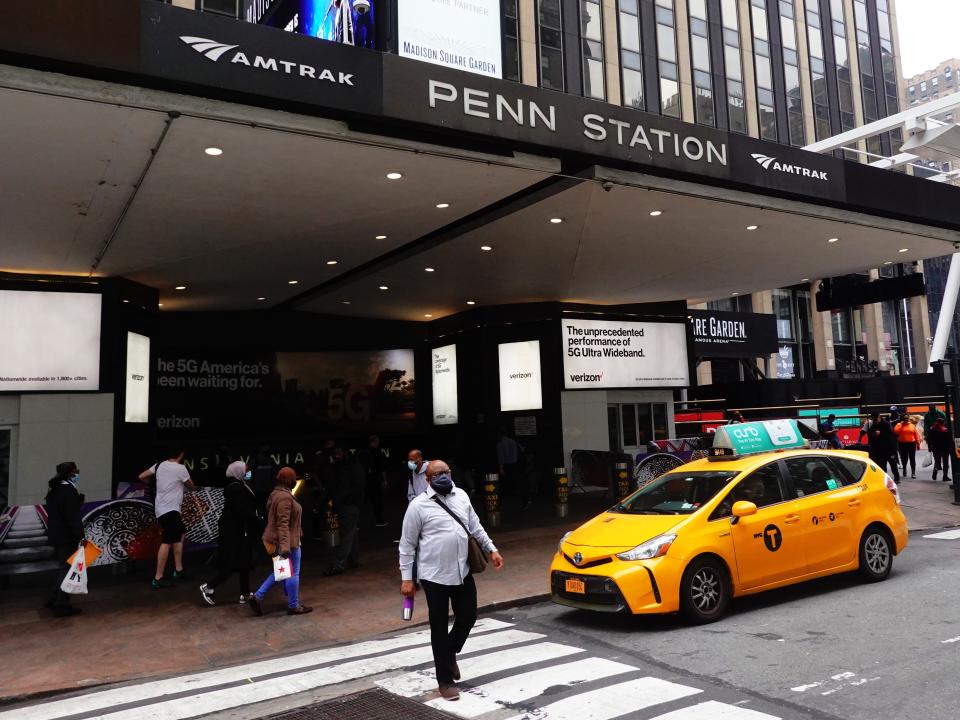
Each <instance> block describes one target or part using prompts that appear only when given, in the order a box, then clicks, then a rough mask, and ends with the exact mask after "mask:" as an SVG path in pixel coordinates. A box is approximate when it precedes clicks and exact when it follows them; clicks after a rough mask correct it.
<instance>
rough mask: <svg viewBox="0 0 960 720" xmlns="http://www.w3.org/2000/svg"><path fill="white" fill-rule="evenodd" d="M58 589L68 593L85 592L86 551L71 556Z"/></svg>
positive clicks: (80, 593)
mask: <svg viewBox="0 0 960 720" xmlns="http://www.w3.org/2000/svg"><path fill="white" fill-rule="evenodd" d="M60 589H61V590H63V591H64V592H65V593H67V594H69V595H86V594H87V558H86V553H82V552H78V553H76V554H75V555H74V556H73V562H71V563H70V569H69V570H68V571H67V576H66V577H65V578H64V579H63V582H62V583H60Z"/></svg>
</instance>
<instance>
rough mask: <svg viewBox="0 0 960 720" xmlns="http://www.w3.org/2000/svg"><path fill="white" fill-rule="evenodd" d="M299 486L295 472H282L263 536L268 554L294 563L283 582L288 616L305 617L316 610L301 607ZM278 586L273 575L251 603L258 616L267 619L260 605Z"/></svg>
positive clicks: (301, 515)
mask: <svg viewBox="0 0 960 720" xmlns="http://www.w3.org/2000/svg"><path fill="white" fill-rule="evenodd" d="M296 483H297V475H296V473H295V472H294V471H293V469H292V468H288V467H283V468H280V472H278V473H277V483H276V487H274V488H273V492H272V493H270V497H269V498H268V499H267V529H266V530H265V531H264V533H263V544H264V545H265V546H266V548H267V552H269V553H270V554H271V555H274V556H276V555H279V556H280V557H282V558H289V559H290V568H291V571H292V572H291V577H290V578H289V579H287V580H283V581H281V582H282V584H283V589H284V591H285V592H286V593H287V615H305V614H306V613H308V612H310V611H311V610H313V608H311V607H308V606H307V605H301V604H300V539H301V537H302V536H303V532H302V531H301V530H300V523H301V520H302V518H303V508H302V507H300V503H298V502H297V499H296V498H295V497H294V496H293V493H292V492H291V491H292V490H293V486H294V485H296ZM275 584H276V580H274V578H273V573H272V572H271V573H270V575H268V576H267V579H266V580H264V581H263V585H261V586H260V589H259V590H257V591H256V592H255V593H254V594H253V597H252V598H250V600H249V601H248V604H249V605H250V607H251V609H252V610H253V612H254V613H255V614H256V615H263V609H262V608H261V607H260V602H261V601H262V600H263V598H264V596H265V595H266V594H267V592H268V591H269V590H270V588H272V587H273V586H274V585H275Z"/></svg>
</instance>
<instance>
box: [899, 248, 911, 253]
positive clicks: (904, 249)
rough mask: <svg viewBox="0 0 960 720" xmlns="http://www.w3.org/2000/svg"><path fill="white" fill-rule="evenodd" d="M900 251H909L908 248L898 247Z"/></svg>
mask: <svg viewBox="0 0 960 720" xmlns="http://www.w3.org/2000/svg"><path fill="white" fill-rule="evenodd" d="M900 252H902V253H904V252H910V248H900Z"/></svg>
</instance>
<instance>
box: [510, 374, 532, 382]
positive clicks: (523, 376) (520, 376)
mask: <svg viewBox="0 0 960 720" xmlns="http://www.w3.org/2000/svg"><path fill="white" fill-rule="evenodd" d="M532 377H533V373H513V374H512V375H511V376H510V379H511V380H526V379H527V378H532Z"/></svg>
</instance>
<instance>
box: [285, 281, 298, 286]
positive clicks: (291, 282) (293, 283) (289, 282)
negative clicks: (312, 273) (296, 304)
mask: <svg viewBox="0 0 960 720" xmlns="http://www.w3.org/2000/svg"><path fill="white" fill-rule="evenodd" d="M298 282H300V281H299V280H287V285H296V284H297V283H298Z"/></svg>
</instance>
